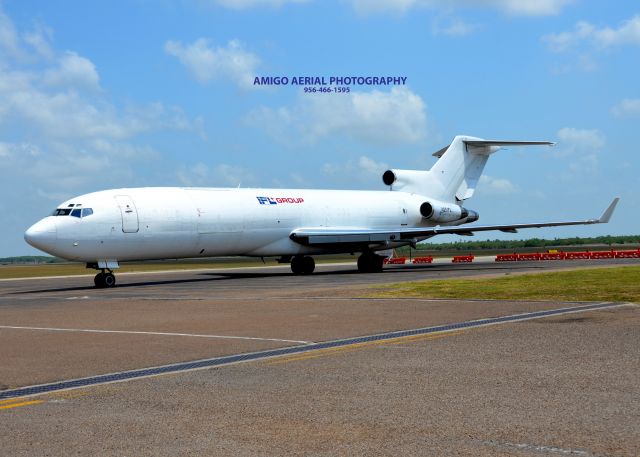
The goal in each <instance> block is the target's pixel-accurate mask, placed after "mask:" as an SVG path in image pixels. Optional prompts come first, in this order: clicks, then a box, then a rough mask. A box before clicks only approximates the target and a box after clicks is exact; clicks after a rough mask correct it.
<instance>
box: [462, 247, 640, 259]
mask: <svg viewBox="0 0 640 457" xmlns="http://www.w3.org/2000/svg"><path fill="white" fill-rule="evenodd" d="M459 257H460V258H463V257H465V256H459ZM454 258H455V257H454ZM614 258H615V259H640V249H636V250H635V251H614V250H611V251H595V252H589V251H585V252H562V251H560V252H543V253H542V254H540V253H538V252H536V253H525V254H517V253H513V254H498V255H496V259H495V261H496V262H516V261H527V260H578V259H582V260H586V259H614ZM454 262H464V260H454Z"/></svg>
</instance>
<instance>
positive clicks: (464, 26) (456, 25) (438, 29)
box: [431, 19, 478, 37]
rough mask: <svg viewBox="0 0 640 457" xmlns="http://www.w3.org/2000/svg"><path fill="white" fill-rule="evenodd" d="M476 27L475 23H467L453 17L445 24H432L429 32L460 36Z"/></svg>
mask: <svg viewBox="0 0 640 457" xmlns="http://www.w3.org/2000/svg"><path fill="white" fill-rule="evenodd" d="M477 29H478V25H476V24H468V23H466V22H464V21H463V20H462V19H454V20H453V21H452V22H451V23H449V24H448V25H446V26H442V25H440V24H433V26H432V27H431V32H432V33H433V34H434V35H446V36H450V37H462V36H467V35H470V34H472V33H473V32H475V31H476V30H477Z"/></svg>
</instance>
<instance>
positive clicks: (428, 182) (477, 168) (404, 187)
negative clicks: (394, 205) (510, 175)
mask: <svg viewBox="0 0 640 457" xmlns="http://www.w3.org/2000/svg"><path fill="white" fill-rule="evenodd" d="M554 144H555V143H552V142H550V141H509V140H483V139H481V138H475V137H472V136H463V135H459V136H456V137H455V138H454V139H453V141H452V142H451V144H450V145H449V146H447V147H444V148H442V149H440V150H439V151H437V152H436V153H434V154H433V155H434V156H436V157H438V161H437V162H436V163H435V164H434V165H433V167H431V170H429V171H420V170H388V171H386V172H385V174H384V175H383V177H382V180H383V181H384V183H385V184H387V185H390V186H392V190H400V191H403V192H412V193H416V194H421V195H425V196H429V197H431V198H434V199H438V200H440V201H443V202H450V203H459V202H461V201H463V200H466V199H468V198H471V197H472V196H473V193H474V192H475V190H476V186H477V185H478V181H479V180H480V176H482V171H483V170H484V166H485V165H486V163H487V160H489V156H490V155H491V154H493V153H494V152H496V151H498V150H499V149H502V148H503V147H505V146H533V145H547V146H552V145H554Z"/></svg>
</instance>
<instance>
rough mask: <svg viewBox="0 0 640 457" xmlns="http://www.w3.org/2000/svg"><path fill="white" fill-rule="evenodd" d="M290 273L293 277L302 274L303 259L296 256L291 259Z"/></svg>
mask: <svg viewBox="0 0 640 457" xmlns="http://www.w3.org/2000/svg"><path fill="white" fill-rule="evenodd" d="M291 271H292V272H293V274H294V275H301V274H302V273H303V272H304V257H300V256H296V257H294V258H293V259H291Z"/></svg>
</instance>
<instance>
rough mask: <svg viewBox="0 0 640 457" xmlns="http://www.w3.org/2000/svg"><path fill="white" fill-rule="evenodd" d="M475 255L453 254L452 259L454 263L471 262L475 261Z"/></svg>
mask: <svg viewBox="0 0 640 457" xmlns="http://www.w3.org/2000/svg"><path fill="white" fill-rule="evenodd" d="M473 259H474V256H472V255H456V256H453V258H452V259H451V261H452V262H453V263H471V262H473Z"/></svg>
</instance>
